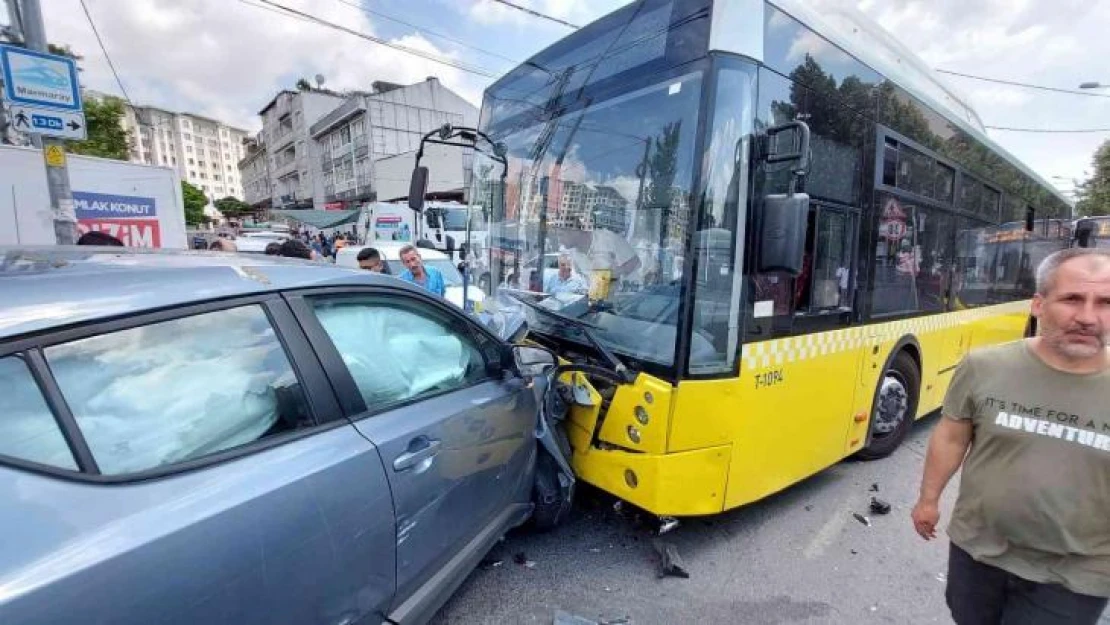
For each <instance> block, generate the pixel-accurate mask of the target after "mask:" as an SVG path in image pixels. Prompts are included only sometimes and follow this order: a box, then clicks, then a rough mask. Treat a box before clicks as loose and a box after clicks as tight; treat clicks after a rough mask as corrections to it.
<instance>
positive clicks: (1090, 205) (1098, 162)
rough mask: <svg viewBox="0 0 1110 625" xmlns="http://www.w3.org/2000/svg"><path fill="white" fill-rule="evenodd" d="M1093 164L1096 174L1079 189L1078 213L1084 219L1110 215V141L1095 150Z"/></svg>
mask: <svg viewBox="0 0 1110 625" xmlns="http://www.w3.org/2000/svg"><path fill="white" fill-rule="evenodd" d="M1091 164H1092V165H1093V167H1094V173H1093V174H1091V177H1090V178H1089V179H1087V180H1086V181H1084V182H1083V183H1081V184H1080V186H1079V189H1077V190H1078V191H1079V202H1078V203H1077V204H1076V213H1077V214H1079V215H1082V216H1084V217H1095V216H1099V215H1110V140H1108V141H1106V142H1104V143H1103V144H1102V145H1101V146H1099V148H1098V149H1097V150H1095V156H1094V158H1093V159H1092V163H1091Z"/></svg>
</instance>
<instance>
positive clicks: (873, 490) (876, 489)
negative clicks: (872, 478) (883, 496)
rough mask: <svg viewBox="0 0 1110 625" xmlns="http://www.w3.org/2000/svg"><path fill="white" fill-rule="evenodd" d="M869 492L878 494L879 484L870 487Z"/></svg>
mask: <svg viewBox="0 0 1110 625" xmlns="http://www.w3.org/2000/svg"><path fill="white" fill-rule="evenodd" d="M871 492H873V493H877V492H879V483H878V482H875V483H874V484H872V485H871Z"/></svg>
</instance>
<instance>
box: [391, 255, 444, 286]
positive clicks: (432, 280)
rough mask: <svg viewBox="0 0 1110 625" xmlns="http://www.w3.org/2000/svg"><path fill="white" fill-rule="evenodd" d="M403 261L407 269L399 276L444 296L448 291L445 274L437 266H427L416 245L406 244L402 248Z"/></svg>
mask: <svg viewBox="0 0 1110 625" xmlns="http://www.w3.org/2000/svg"><path fill="white" fill-rule="evenodd" d="M400 256H401V263H402V264H403V265H404V266H405V271H403V272H402V273H401V275H400V276H399V277H400V278H401V279H402V280H404V281H406V282H411V283H413V284H415V285H416V286H420V287H423V288H425V289H427V290H428V291H431V292H432V293H435V294H436V295H438V296H440V297H443V296H444V295H445V294H446V293H447V285H446V284H444V282H443V274H442V273H440V272H439V270H438V269H436V268H435V267H425V266H424V261H423V260H422V259H421V258H420V252H419V251H418V250H417V249H416V246H413V245H406V246H404V247H402V248H401V252H400Z"/></svg>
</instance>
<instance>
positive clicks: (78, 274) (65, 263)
mask: <svg viewBox="0 0 1110 625" xmlns="http://www.w3.org/2000/svg"><path fill="white" fill-rule="evenodd" d="M374 285H384V286H389V287H391V288H394V289H402V290H411V291H413V292H419V289H417V288H416V287H413V286H411V285H408V284H406V283H404V282H401V281H400V280H397V279H395V278H392V277H390V276H383V275H380V274H375V273H372V272H368V271H358V270H355V269H350V268H344V267H337V266H335V265H332V264H321V263H318V262H313V261H306V260H300V259H293V258H282V257H278V256H260V255H255V254H251V255H245V254H244V255H239V254H231V253H222V252H209V251H176V250H139V249H134V248H119V247H90V246H82V247H77V246H51V247H0V293H3V298H2V299H0V340H2V339H7V338H11V337H15V336H19V335H23V334H28V333H33V332H39V331H43V330H50V329H54V328H58V327H62V326H67V325H71V324H75V323H84V322H89V321H97V320H104V319H110V318H113V317H119V316H123V315H130V314H134V313H139V312H144V311H152V310H157V309H160V308H166V307H170V306H180V305H187V304H194V303H200V302H205V301H210V300H214V299H222V298H228V297H236V296H241V295H251V294H259V293H267V292H274V291H281V290H288V289H297V288H307V287H320V286H374Z"/></svg>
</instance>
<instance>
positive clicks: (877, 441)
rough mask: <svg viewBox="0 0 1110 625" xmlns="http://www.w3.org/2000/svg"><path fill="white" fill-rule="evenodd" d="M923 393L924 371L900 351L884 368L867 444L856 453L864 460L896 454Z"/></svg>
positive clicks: (910, 427) (877, 391)
mask: <svg viewBox="0 0 1110 625" xmlns="http://www.w3.org/2000/svg"><path fill="white" fill-rule="evenodd" d="M920 392H921V371H920V370H919V369H918V368H917V363H916V362H914V359H913V357H912V356H910V355H909V354H908V353H907V352H906V351H904V350H903V351H900V352H898V354H897V355H895V356H894V360H892V361H891V362H890V366H889V367H887V369H886V371H883V375H882V377H881V378H880V379H879V387H878V389H876V391H875V401H874V405H873V406H872V408H871V430H870V432H868V442H867V446H866V447H864V448H863V449H861V450H859V452H858V453H857V454H856V456H857V457H858V458H860V459H861V460H878V459H880V458H886V457H887V456H889V455H890V454H892V453H894V450H895V449H898V446H899V445H901V444H902V441H904V440H905V439H906V435H907V434H909V432H910V430H911V429H913V423H914V418H915V417H916V415H917V401H918V398H919V396H920Z"/></svg>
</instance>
